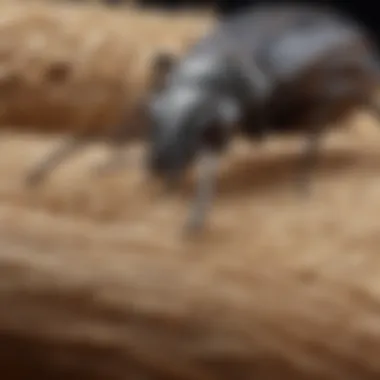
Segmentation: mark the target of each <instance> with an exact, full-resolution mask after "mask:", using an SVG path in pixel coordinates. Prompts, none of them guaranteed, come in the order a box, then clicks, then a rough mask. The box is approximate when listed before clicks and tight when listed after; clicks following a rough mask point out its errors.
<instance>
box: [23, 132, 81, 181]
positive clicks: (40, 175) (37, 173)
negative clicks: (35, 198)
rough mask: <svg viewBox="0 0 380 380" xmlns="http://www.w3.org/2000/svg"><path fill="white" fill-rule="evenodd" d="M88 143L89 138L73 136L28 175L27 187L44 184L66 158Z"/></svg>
mask: <svg viewBox="0 0 380 380" xmlns="http://www.w3.org/2000/svg"><path fill="white" fill-rule="evenodd" d="M87 141H88V136H85V135H82V134H79V135H75V136H71V137H70V138H69V139H67V140H66V141H64V142H63V143H62V145H60V146H59V147H58V149H55V150H53V151H52V152H51V153H50V155H49V156H48V157H47V158H45V159H43V160H42V161H41V162H39V163H38V164H37V165H36V166H35V167H33V168H32V169H31V170H30V171H29V172H28V173H27V175H26V178H25V182H26V185H27V186H35V185H37V184H38V183H40V182H42V181H43V180H44V179H45V177H46V176H47V175H49V173H51V172H52V171H53V170H54V169H55V168H56V167H57V166H58V165H59V164H61V163H62V162H63V161H64V159H65V158H67V157H68V156H70V155H71V154H73V153H74V152H75V151H76V150H78V149H79V148H80V147H82V146H83V145H84V144H85V143H86V142H87Z"/></svg>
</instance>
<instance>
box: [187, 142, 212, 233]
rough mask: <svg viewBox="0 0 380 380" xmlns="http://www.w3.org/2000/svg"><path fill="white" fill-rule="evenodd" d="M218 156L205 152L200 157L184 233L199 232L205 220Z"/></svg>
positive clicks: (210, 201) (209, 205) (210, 202)
mask: <svg viewBox="0 0 380 380" xmlns="http://www.w3.org/2000/svg"><path fill="white" fill-rule="evenodd" d="M218 163H219V155H218V153H217V152H216V151H210V150H208V151H205V152H203V154H202V156H201V162H200V165H199V170H200V173H199V176H198V181H197V189H196V195H195V199H194V200H193V202H192V205H191V207H190V215H189V217H188V219H187V222H186V225H185V232H186V233H193V232H197V231H199V230H200V229H201V228H202V227H203V225H204V221H205V219H206V214H207V212H208V210H209V208H210V207H211V204H212V200H213V197H214V193H215V184H216V174H217V168H218Z"/></svg>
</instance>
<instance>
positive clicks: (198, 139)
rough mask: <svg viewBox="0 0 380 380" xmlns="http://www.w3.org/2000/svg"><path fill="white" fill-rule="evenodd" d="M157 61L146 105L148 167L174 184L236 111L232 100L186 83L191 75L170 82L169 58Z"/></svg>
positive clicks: (216, 142) (217, 140) (233, 118)
mask: <svg viewBox="0 0 380 380" xmlns="http://www.w3.org/2000/svg"><path fill="white" fill-rule="evenodd" d="M157 60H158V62H157ZM157 60H156V64H155V65H154V68H155V69H156V70H157V72H156V75H153V78H154V79H153V83H154V89H153V91H152V94H153V96H152V97H151V99H150V101H149V106H148V113H149V116H148V118H149V124H150V140H149V142H148V145H149V147H148V167H149V170H150V172H151V173H152V174H154V175H156V176H159V177H161V178H162V179H164V180H165V181H168V182H173V183H176V182H177V181H178V179H179V177H180V176H181V175H182V174H183V172H184V171H185V170H186V169H187V168H188V167H189V166H190V165H191V163H192V162H193V160H194V159H195V158H196V157H197V155H198V153H199V152H200V151H201V150H202V149H203V148H206V149H210V148H211V149H212V148H216V147H217V146H218V145H220V143H221V142H222V140H223V137H224V136H225V135H226V132H227V129H228V127H229V126H231V125H232V124H233V123H235V122H236V121H237V120H238V119H239V117H240V109H239V103H238V101H236V100H235V99H234V98H233V97H229V96H225V95H222V94H221V93H217V92H215V91H214V90H213V89H209V88H205V86H202V85H199V83H198V84H194V83H193V82H192V81H191V80H188V78H189V77H190V78H191V75H190V76H187V78H186V79H187V80H185V81H181V80H178V81H176V80H171V79H172V78H171V77H170V76H171V74H172V70H173V69H174V66H175V65H173V59H172V60H170V58H169V57H168V56H166V57H164V56H163V55H162V54H160V55H159V56H158V57H157ZM162 63H164V65H162ZM187 74H189V73H187ZM157 76H158V78H157ZM196 79H199V78H196Z"/></svg>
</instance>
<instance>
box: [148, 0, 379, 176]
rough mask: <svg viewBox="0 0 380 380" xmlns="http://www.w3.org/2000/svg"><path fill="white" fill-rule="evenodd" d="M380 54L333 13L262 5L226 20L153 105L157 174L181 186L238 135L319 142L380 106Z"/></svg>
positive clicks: (171, 76)
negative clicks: (358, 112) (329, 128)
mask: <svg viewBox="0 0 380 380" xmlns="http://www.w3.org/2000/svg"><path fill="white" fill-rule="evenodd" d="M378 63H379V60H378V55H377V51H376V48H375V46H374V45H373V44H372V41H370V38H369V36H368V33H367V31H366V30H365V29H364V27H363V26H361V25H359V24H358V23H357V22H355V21H354V20H352V19H349V18H347V17H345V16H343V15H341V14H339V13H337V12H335V11H333V10H331V9H328V8H322V7H315V6H308V5H289V4H284V5H275V6H257V7H254V8H252V9H251V10H249V11H247V12H245V13H244V14H240V15H239V14H238V15H235V16H233V17H231V18H230V19H227V20H225V21H224V22H221V23H220V24H219V26H218V27H217V28H216V29H215V30H214V31H213V33H211V34H210V35H208V36H206V37H205V38H204V39H202V40H201V41H200V42H199V43H197V44H196V45H195V46H194V47H193V48H192V49H191V50H190V51H189V53H188V54H187V55H186V56H185V57H184V58H183V60H182V61H180V62H178V63H177V64H176V65H174V67H173V68H172V69H171V71H170V72H168V73H167V77H166V81H165V82H164V85H163V86H162V87H161V88H160V89H159V91H158V92H157V93H156V94H155V96H153V98H152V99H153V100H152V102H151V105H150V121H151V128H152V139H151V141H150V146H149V166H150V169H151V171H152V173H155V174H156V175H159V176H161V177H162V178H164V179H166V180H173V179H174V180H177V179H178V178H179V177H180V176H181V175H182V174H183V172H184V170H185V169H187V168H188V167H189V165H190V164H191V163H192V161H193V160H194V159H195V158H196V157H197V155H198V153H200V151H201V150H202V149H206V150H211V151H220V149H222V148H223V147H224V146H225V144H226V143H227V142H228V140H229V136H230V135H231V134H232V133H235V132H240V133H243V134H244V135H246V136H249V137H250V138H252V139H255V138H257V139H258V138H261V137H262V136H263V135H265V134H268V133H277V134H278V133H290V132H291V133H293V132H296V131H303V132H306V133H307V134H308V135H310V136H311V137H312V138H313V139H314V138H315V136H316V135H318V134H319V133H320V131H322V130H323V129H324V127H325V126H326V125H327V124H329V123H331V122H337V121H339V120H340V119H341V118H343V117H346V116H348V115H349V114H350V113H351V112H352V111H353V110H355V109H357V108H358V107H368V108H371V107H372V106H373V96H374V93H375V91H376V90H377V88H378V84H379V67H378Z"/></svg>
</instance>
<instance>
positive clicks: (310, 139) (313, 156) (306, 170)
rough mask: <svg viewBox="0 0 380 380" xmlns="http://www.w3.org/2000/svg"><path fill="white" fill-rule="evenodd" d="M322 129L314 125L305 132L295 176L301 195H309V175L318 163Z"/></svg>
mask: <svg viewBox="0 0 380 380" xmlns="http://www.w3.org/2000/svg"><path fill="white" fill-rule="evenodd" d="M323 132H324V129H323V128H321V126H320V125H314V126H313V127H312V128H311V129H310V130H309V131H308V134H307V139H306V145H305V148H304V152H303V154H302V155H301V160H300V167H299V171H298V173H297V174H298V178H297V182H296V185H297V188H298V191H299V192H300V194H301V195H302V196H309V195H310V191H311V175H312V172H313V170H314V169H315V168H316V166H317V163H318V157H319V151H320V145H321V140H322V136H323Z"/></svg>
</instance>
